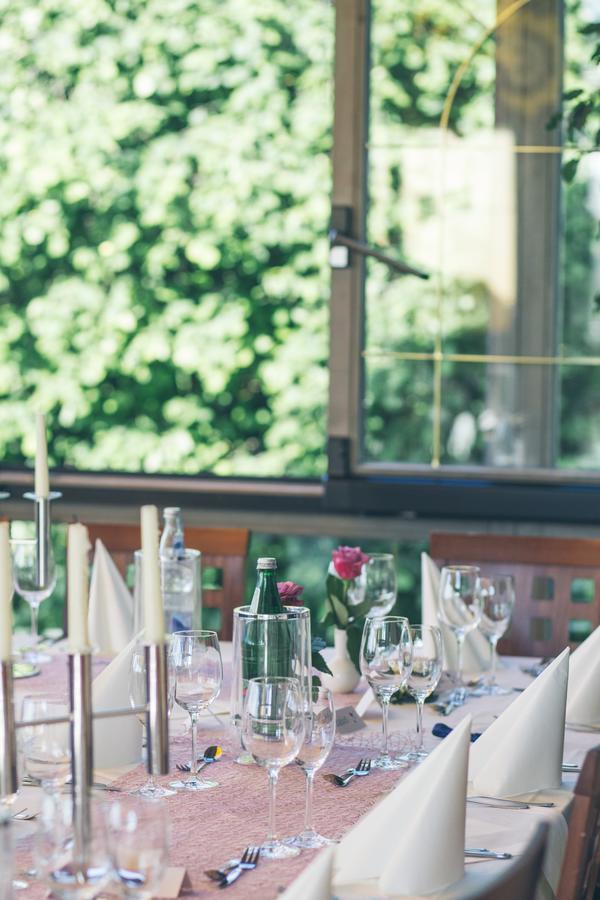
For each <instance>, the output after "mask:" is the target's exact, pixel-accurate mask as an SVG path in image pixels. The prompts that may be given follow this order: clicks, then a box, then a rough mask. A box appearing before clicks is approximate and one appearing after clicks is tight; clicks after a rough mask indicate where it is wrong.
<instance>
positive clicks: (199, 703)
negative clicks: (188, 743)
mask: <svg viewBox="0 0 600 900" xmlns="http://www.w3.org/2000/svg"><path fill="white" fill-rule="evenodd" d="M169 652H170V655H171V660H170V665H171V671H172V673H173V675H174V677H175V702H176V703H177V704H178V705H179V706H181V707H182V708H183V709H185V710H186V711H187V713H188V714H189V716H190V720H191V724H192V760H191V763H192V769H191V773H190V776H189V778H182V779H179V780H178V781H173V782H171V787H174V788H176V789H177V790H180V791H205V790H207V789H208V788H213V787H217V786H218V782H217V781H211V780H209V779H208V778H203V777H202V776H201V775H199V774H198V717H199V715H200V713H201V712H202V710H203V709H206V708H207V707H208V706H209V704H211V703H212V702H213V700H216V698H217V697H218V696H219V692H220V690H221V684H222V682H223V663H222V660H221V649H220V647H219V639H218V637H217V633H216V631H176V632H175V633H174V634H173V635H172V636H171V646H170V651H169Z"/></svg>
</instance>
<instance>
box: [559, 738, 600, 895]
mask: <svg viewBox="0 0 600 900" xmlns="http://www.w3.org/2000/svg"><path fill="white" fill-rule="evenodd" d="M598 897H600V746H598V747H594V749H593V750H590V751H589V752H588V753H587V754H586V757H585V761H584V763H583V766H582V768H581V774H580V776H579V778H578V779H577V785H576V787H575V799H574V801H573V808H572V810H571V817H570V819H569V836H568V838H567V849H566V851H565V857H564V860H563V864H562V869H561V873H560V882H559V884H558V893H557V895H556V900H597V898H598Z"/></svg>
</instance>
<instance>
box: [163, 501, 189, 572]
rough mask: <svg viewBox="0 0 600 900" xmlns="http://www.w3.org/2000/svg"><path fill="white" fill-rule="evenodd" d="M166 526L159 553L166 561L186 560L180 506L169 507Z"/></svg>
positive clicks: (165, 517) (165, 514)
mask: <svg viewBox="0 0 600 900" xmlns="http://www.w3.org/2000/svg"><path fill="white" fill-rule="evenodd" d="M163 516H164V520H165V526H164V528H163V533H162V534H161V536H160V544H159V552H160V555H161V556H162V557H163V558H164V559H185V540H184V537H183V523H182V520H181V509H180V508H179V506H167V508H166V509H165V511H164V513H163Z"/></svg>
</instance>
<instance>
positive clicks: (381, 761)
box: [360, 616, 412, 770]
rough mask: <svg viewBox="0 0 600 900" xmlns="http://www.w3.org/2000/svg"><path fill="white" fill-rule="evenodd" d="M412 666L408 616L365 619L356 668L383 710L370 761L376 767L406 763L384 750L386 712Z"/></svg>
mask: <svg viewBox="0 0 600 900" xmlns="http://www.w3.org/2000/svg"><path fill="white" fill-rule="evenodd" d="M411 667H412V641H411V639H410V630H409V625H408V619H406V618H405V617H404V616H382V617H381V618H379V619H375V618H372V619H367V620H366V621H365V624H364V628H363V634H362V641H361V645H360V670H361V672H362V674H363V675H364V676H365V678H366V679H367V681H368V682H369V685H370V687H371V688H372V689H373V691H374V692H375V695H376V697H377V699H378V700H379V702H380V703H381V707H382V710H383V748H382V752H381V756H380V757H379V758H378V759H376V760H375V762H374V763H373V765H374V766H376V767H377V768H379V769H387V770H391V769H402V768H404V767H405V766H406V763H405V762H404V761H402V760H401V759H392V757H391V756H390V754H389V751H388V715H389V708H390V700H391V697H392V694H393V693H395V691H397V690H398V688H401V687H403V686H404V685H405V684H406V680H407V678H408V676H409V675H410V671H411Z"/></svg>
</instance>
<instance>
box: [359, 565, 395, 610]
mask: <svg viewBox="0 0 600 900" xmlns="http://www.w3.org/2000/svg"><path fill="white" fill-rule="evenodd" d="M349 599H350V602H353V603H354V604H358V603H365V604H368V605H369V611H368V613H367V616H369V617H373V616H386V615H387V614H388V613H389V612H390V611H391V610H392V608H393V606H394V604H395V602H396V564H395V561H394V557H393V556H392V554H391V553H372V554H371V555H370V556H369V559H368V560H367V562H366V563H365V564H364V565H363V567H362V569H361V572H360V575H359V576H358V578H356V579H355V580H354V584H353V586H352V587H351V588H350V590H349Z"/></svg>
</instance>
